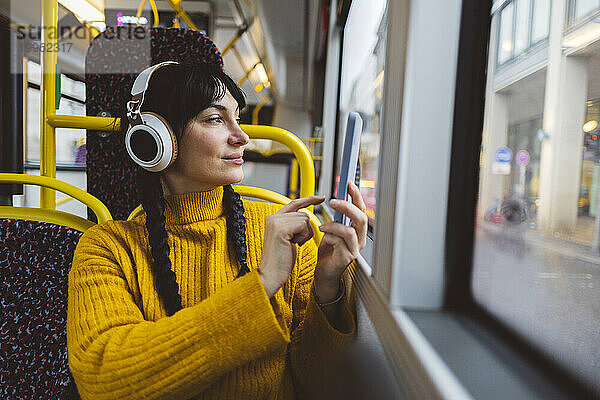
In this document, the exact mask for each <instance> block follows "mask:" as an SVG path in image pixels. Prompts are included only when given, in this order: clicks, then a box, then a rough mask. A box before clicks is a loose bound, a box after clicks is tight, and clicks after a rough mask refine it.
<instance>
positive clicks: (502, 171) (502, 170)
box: [492, 161, 510, 175]
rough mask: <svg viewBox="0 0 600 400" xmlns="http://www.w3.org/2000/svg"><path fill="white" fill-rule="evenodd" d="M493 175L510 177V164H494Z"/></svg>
mask: <svg viewBox="0 0 600 400" xmlns="http://www.w3.org/2000/svg"><path fill="white" fill-rule="evenodd" d="M492 174H494V175H510V163H507V162H498V161H496V162H494V163H493V164H492Z"/></svg>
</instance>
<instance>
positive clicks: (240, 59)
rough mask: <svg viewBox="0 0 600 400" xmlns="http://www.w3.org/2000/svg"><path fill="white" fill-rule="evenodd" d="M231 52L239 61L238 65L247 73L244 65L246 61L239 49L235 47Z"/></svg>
mask: <svg viewBox="0 0 600 400" xmlns="http://www.w3.org/2000/svg"><path fill="white" fill-rule="evenodd" d="M231 51H232V52H233V55H234V56H235V58H236V59H237V61H238V63H239V64H240V65H241V67H242V69H243V70H244V71H245V70H246V64H245V63H244V59H243V58H242V55H241V54H240V52H239V51H238V49H237V47H235V46H233V47H231Z"/></svg>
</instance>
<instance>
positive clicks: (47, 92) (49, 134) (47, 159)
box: [40, 0, 58, 209]
mask: <svg viewBox="0 0 600 400" xmlns="http://www.w3.org/2000/svg"><path fill="white" fill-rule="evenodd" d="M41 26H42V37H41V41H42V46H41V48H42V49H50V50H51V49H52V48H56V41H57V37H58V34H57V33H58V1H56V0H42V24H41ZM41 53H42V55H41V57H40V60H41V64H42V66H41V69H42V82H41V85H40V89H41V90H40V110H41V113H40V114H41V116H40V133H41V139H40V147H41V152H40V175H42V176H47V177H50V178H54V177H55V176H56V138H55V131H54V127H53V126H52V125H50V124H48V122H47V119H48V118H49V117H52V116H53V115H54V114H56V109H55V97H56V54H57V53H56V52H55V51H42V52H41ZM40 206H41V207H42V208H48V209H54V208H55V207H56V199H55V194H54V191H53V190H50V189H48V188H45V187H44V188H41V190H40Z"/></svg>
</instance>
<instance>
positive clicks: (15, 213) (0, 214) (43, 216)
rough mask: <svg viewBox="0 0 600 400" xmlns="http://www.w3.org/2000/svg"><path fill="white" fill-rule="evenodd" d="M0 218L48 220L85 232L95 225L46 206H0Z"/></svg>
mask: <svg viewBox="0 0 600 400" xmlns="http://www.w3.org/2000/svg"><path fill="white" fill-rule="evenodd" d="M0 218H14V219H23V220H28V221H39V222H48V223H50V224H55V225H62V226H67V227H69V228H73V229H75V230H77V231H79V232H85V231H86V230H88V229H89V228H91V227H92V226H94V225H96V224H95V223H94V222H92V221H90V220H87V219H85V218H81V217H80V216H78V215H74V214H69V213H66V212H63V211H58V210H49V209H47V208H32V207H10V206H0Z"/></svg>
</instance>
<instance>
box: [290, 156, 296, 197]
mask: <svg viewBox="0 0 600 400" xmlns="http://www.w3.org/2000/svg"><path fill="white" fill-rule="evenodd" d="M290 168H291V169H290V194H291V196H290V199H295V198H296V197H297V193H298V161H297V160H296V159H295V158H294V159H293V160H292V165H291V167H290Z"/></svg>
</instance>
